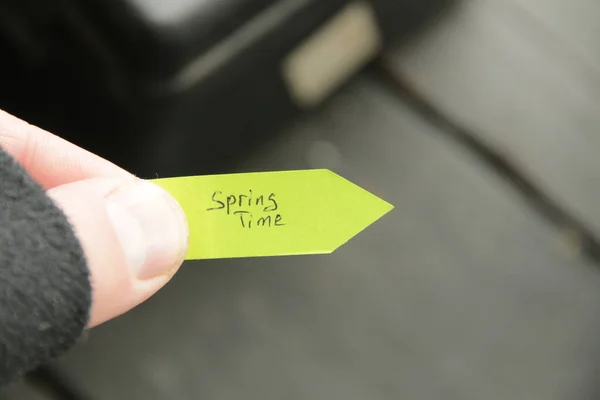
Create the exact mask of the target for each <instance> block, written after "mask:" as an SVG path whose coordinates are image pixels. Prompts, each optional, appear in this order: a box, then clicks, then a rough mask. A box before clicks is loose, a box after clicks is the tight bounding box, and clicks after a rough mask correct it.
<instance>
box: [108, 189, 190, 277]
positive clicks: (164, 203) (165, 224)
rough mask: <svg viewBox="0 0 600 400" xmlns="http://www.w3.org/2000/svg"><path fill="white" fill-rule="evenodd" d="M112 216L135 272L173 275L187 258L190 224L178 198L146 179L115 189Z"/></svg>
mask: <svg viewBox="0 0 600 400" xmlns="http://www.w3.org/2000/svg"><path fill="white" fill-rule="evenodd" d="M106 207H107V213H108V216H109V218H110V220H111V222H112V224H113V226H114V229H115V233H116V235H117V237H118V239H119V241H120V243H121V246H122V248H123V252H124V254H125V257H126V258H127V261H128V265H129V267H130V269H131V271H132V273H133V274H134V275H135V276H136V277H137V278H138V279H141V280H145V279H151V278H155V277H157V276H162V275H170V274H171V273H172V271H173V269H174V268H176V267H178V266H179V264H181V262H182V261H183V258H184V256H185V252H186V250H187V241H188V226H187V222H186V219H185V215H184V213H183V211H182V210H181V207H180V206H179V204H178V203H177V201H176V200H175V199H174V198H173V197H172V196H171V195H170V194H169V193H167V192H166V191H165V190H164V189H162V188H160V187H159V186H157V185H155V184H153V183H151V182H148V181H143V180H138V181H136V182H135V183H133V184H130V185H126V186H124V187H122V188H121V189H119V190H117V191H116V192H113V193H112V194H111V195H110V196H109V197H108V198H107V202H106Z"/></svg>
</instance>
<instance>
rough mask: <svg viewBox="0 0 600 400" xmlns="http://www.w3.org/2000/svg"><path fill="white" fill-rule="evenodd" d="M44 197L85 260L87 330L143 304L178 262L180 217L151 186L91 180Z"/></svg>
mask: <svg viewBox="0 0 600 400" xmlns="http://www.w3.org/2000/svg"><path fill="white" fill-rule="evenodd" d="M48 194H49V195H50V197H51V198H52V199H54V201H55V202H56V204H57V205H58V207H60V208H61V209H62V210H63V212H64V213H65V214H66V216H67V218H68V219H69V221H70V222H71V224H72V226H73V228H74V231H75V234H76V235H77V237H78V238H79V241H80V242H81V245H82V247H83V250H84V253H85V255H86V257H87V261H88V266H89V269H90V273H91V280H92V282H91V283H92V288H93V293H92V298H93V302H92V310H91V317H90V318H91V319H90V323H89V326H90V327H92V326H95V325H98V324H100V323H102V322H105V321H107V320H109V319H111V318H114V317H116V316H118V315H120V314H122V313H124V312H126V311H128V310H130V309H131V308H133V307H135V306H137V305H138V304H140V303H141V302H143V301H145V300H146V299H148V298H149V297H150V296H152V295H153V294H154V293H155V292H157V291H158V290H159V289H160V288H161V287H162V286H163V285H164V284H166V283H167V282H168V281H169V279H170V278H171V277H172V276H173V274H174V273H175V272H176V270H177V269H178V268H179V266H180V265H181V263H182V262H183V259H184V256H185V252H186V250H187V238H188V230H187V223H186V220H185V216H184V214H183V212H182V210H181V208H180V207H179V205H178V204H177V202H176V201H175V200H174V199H173V198H172V197H171V196H170V195H169V194H168V193H167V192H165V191H164V190H163V189H161V188H159V187H158V186H156V185H154V184H153V183H150V182H148V181H143V180H139V179H136V178H131V179H123V178H95V179H88V180H82V181H78V182H74V183H69V184H65V185H63V186H58V187H56V188H53V189H51V190H50V191H49V192H48Z"/></svg>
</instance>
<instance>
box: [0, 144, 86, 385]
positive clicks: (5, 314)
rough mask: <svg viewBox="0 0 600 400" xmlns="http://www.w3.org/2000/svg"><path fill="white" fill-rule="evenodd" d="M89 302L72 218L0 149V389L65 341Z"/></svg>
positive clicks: (79, 326)
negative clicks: (70, 219)
mask: <svg viewBox="0 0 600 400" xmlns="http://www.w3.org/2000/svg"><path fill="white" fill-rule="evenodd" d="M90 306H91V286H90V281H89V273H88V268H87V263H86V260H85V257H84V254H83V251H82V248H81V246H80V244H79V241H78V240H77V238H76V237H75V234H74V233H73V230H72V228H71V225H70V224H69V222H68V221H67V219H66V217H65V215H64V214H63V213H62V212H61V211H60V210H59V209H58V208H57V207H56V206H55V205H54V203H53V202H52V201H51V200H50V198H49V197H48V196H47V195H46V193H45V191H44V189H43V188H42V187H41V186H40V185H39V184H38V183H36V182H35V181H34V180H33V179H32V178H31V177H30V176H29V175H28V174H27V173H26V172H25V170H24V169H23V168H22V167H21V166H20V165H19V164H18V163H17V162H15V160H14V159H13V158H12V157H10V156H9V155H8V154H7V153H6V152H4V151H3V150H2V149H0V388H1V387H3V386H5V385H6V384H7V383H9V382H10V381H12V380H13V379H15V378H17V377H18V376H20V375H22V374H24V373H26V372H29V371H30V370H32V369H33V368H35V367H37V366H38V365H40V364H43V363H45V362H47V361H50V360H51V359H53V358H55V357H57V356H59V355H61V354H62V353H64V352H65V351H66V350H68V349H69V348H71V347H72V346H73V345H74V344H75V343H76V342H77V341H78V340H79V338H80V336H81V334H82V332H83V330H84V328H85V326H86V324H87V321H88V317H89V315H88V314H89V310H90Z"/></svg>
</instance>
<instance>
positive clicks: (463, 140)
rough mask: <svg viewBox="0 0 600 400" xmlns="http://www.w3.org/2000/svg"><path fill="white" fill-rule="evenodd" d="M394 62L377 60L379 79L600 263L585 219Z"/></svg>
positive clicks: (599, 253) (597, 244)
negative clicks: (451, 113)
mask: <svg viewBox="0 0 600 400" xmlns="http://www.w3.org/2000/svg"><path fill="white" fill-rule="evenodd" d="M392 65H393V64H392V62H391V61H388V60H387V59H386V57H385V56H381V57H380V58H379V59H378V60H377V61H376V63H375V71H376V74H377V78H378V79H381V80H383V81H384V83H385V85H386V87H388V88H391V89H392V90H393V92H394V93H395V94H396V95H397V96H398V97H399V98H401V99H402V100H403V101H404V102H405V103H407V104H408V105H409V106H410V107H411V108H412V109H413V110H414V111H415V112H417V113H418V114H419V115H421V116H422V117H423V118H424V119H425V120H426V121H427V122H428V123H430V124H433V125H434V126H436V127H437V128H439V129H440V130H441V132H443V133H444V134H445V135H447V136H448V137H449V138H450V139H452V140H453V141H454V142H455V143H457V144H458V145H460V146H461V147H463V148H464V149H466V150H467V151H469V152H470V153H471V154H473V155H475V156H476V157H477V158H478V159H479V160H480V161H481V162H482V163H483V164H485V165H487V167H488V168H489V169H490V170H492V171H493V172H494V173H495V174H496V175H498V176H499V177H501V178H502V179H504V180H505V181H506V182H507V183H508V184H509V185H510V186H512V187H513V188H514V189H515V191H516V192H517V194H519V195H520V197H521V198H522V199H523V200H524V201H525V202H526V203H527V204H528V205H529V206H530V207H531V208H532V209H533V210H534V211H535V212H536V213H537V214H538V215H540V216H541V217H543V218H544V219H545V220H546V221H548V222H550V223H551V224H552V225H553V226H555V227H556V228H557V229H558V230H559V231H561V232H563V233H565V234H568V236H569V237H570V238H576V242H577V244H578V246H579V249H580V253H581V255H582V256H584V257H586V258H588V259H590V260H591V261H592V262H594V263H595V264H596V265H598V266H600V240H599V239H598V236H597V235H596V233H595V232H594V230H593V229H592V228H591V227H589V226H588V225H587V224H586V223H585V222H584V221H582V220H580V219H579V218H577V217H576V216H575V215H573V214H572V213H570V212H569V211H568V210H567V209H565V208H563V207H562V206H561V205H560V204H559V203H558V202H557V201H556V200H555V199H553V198H552V197H551V196H550V195H548V194H547V193H546V192H545V191H544V190H543V189H542V188H541V187H540V186H539V185H538V184H536V182H535V181H534V180H533V179H532V178H530V177H529V176H527V174H526V173H525V172H524V171H522V170H520V169H519V168H518V167H517V166H515V165H514V164H513V163H511V161H510V160H509V159H507V158H506V157H504V156H503V155H502V154H501V153H500V152H499V151H497V150H496V149H494V147H493V146H490V145H489V144H487V143H486V142H485V141H484V140H482V139H480V138H481V135H478V134H477V132H475V131H473V130H471V129H469V128H468V127H465V126H463V125H462V124H460V123H458V122H457V121H455V120H453V118H452V117H450V116H449V115H446V114H445V113H444V112H443V111H442V110H440V109H438V108H437V107H436V106H435V105H434V104H433V103H432V102H430V101H429V100H428V99H427V98H426V97H425V96H424V95H423V94H422V93H420V92H419V91H418V90H417V89H416V88H415V87H414V86H413V85H411V84H410V82H409V81H408V80H407V79H405V78H404V77H403V76H402V75H401V74H400V73H398V72H397V71H396V70H395V69H394V68H393V67H392Z"/></svg>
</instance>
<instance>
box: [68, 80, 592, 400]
mask: <svg viewBox="0 0 600 400" xmlns="http://www.w3.org/2000/svg"><path fill="white" fill-rule="evenodd" d="M315 163H323V164H327V165H332V166H334V167H335V170H336V172H338V173H340V174H342V175H343V176H345V177H346V178H348V179H350V180H352V181H354V182H355V183H357V184H359V185H361V186H363V187H364V188H366V189H368V190H370V191H372V192H374V193H375V194H377V195H379V196H381V197H383V198H384V199H386V200H388V201H389V202H391V203H392V204H394V205H395V206H396V209H395V210H394V211H393V212H392V213H390V214H389V215H388V216H386V218H384V219H382V220H381V221H379V222H378V223H376V224H374V225H373V226H372V227H370V228H369V229H368V230H367V231H365V232H363V233H362V234H360V235H359V236H357V237H356V238H355V239H353V240H352V241H350V242H349V243H348V244H347V245H345V246H343V247H342V248H340V249H339V250H338V251H337V252H335V253H333V254H332V255H327V256H315V257H312V256H311V257H286V258H270V259H250V260H223V261H211V262H191V263H188V264H186V265H185V266H184V267H183V269H182V271H181V273H180V274H179V275H178V276H177V277H176V278H175V280H174V281H173V282H172V283H171V284H169V285H168V286H167V287H166V288H165V289H164V290H163V291H162V292H161V293H159V294H158V295H157V296H156V297H155V298H153V299H151V300H150V301H149V302H148V303H146V304H144V305H142V306H140V307H139V308H137V309H136V310H134V311H132V312H131V313H129V314H127V315H126V316H124V317H122V318H119V319H117V320H115V321H113V322H111V323H108V324H106V325H104V326H102V327H100V328H98V329H96V330H94V331H93V332H92V335H91V338H90V340H89V342H88V343H87V344H85V345H84V346H82V347H81V348H79V349H78V350H77V351H75V352H74V353H73V354H71V356H70V357H69V358H67V359H66V360H64V362H62V363H61V365H60V368H61V370H62V371H63V372H66V373H68V374H69V376H70V377H71V379H74V380H75V381H77V382H78V384H79V386H80V387H83V388H85V389H86V390H87V391H88V392H89V393H90V394H92V395H93V397H92V398H98V399H112V400H119V399H131V398H139V399H145V400H154V399H156V400H158V399H166V398H168V399H174V400H175V399H207V400H213V399H215V400H218V399H233V398H244V399H252V400H253V399H256V400H259V399H260V400H264V399H282V398H285V399H290V400H292V399H347V400H354V399H356V400H364V399H371V400H380V399H381V400H383V399H449V400H453V399H456V400H469V399H473V400H480V399H486V400H495V399H498V400H506V399H526V400H538V399H539V400H577V399H590V398H593V396H595V395H596V392H597V385H598V383H597V381H598V380H597V376H596V371H597V369H598V366H599V365H600V347H599V346H598V345H599V342H600V340H599V339H598V338H599V337H600V319H599V313H600V272H598V271H597V270H596V269H594V268H592V266H590V265H588V264H586V262H584V261H582V260H579V259H577V258H574V257H573V256H572V255H571V254H570V253H569V252H568V251H567V250H568V249H565V248H564V247H563V246H562V242H561V238H560V237H559V236H558V235H557V234H556V233H554V232H553V231H552V230H551V229H550V228H549V227H548V226H546V225H545V224H544V222H542V221H541V220H540V219H538V218H537V216H536V215H535V214H533V213H532V212H531V210H530V209H529V208H528V207H526V206H525V205H524V204H523V203H522V202H521V200H520V198H519V197H518V196H516V195H515V194H514V193H513V192H512V191H511V189H510V188H509V187H508V186H506V185H505V184H504V182H503V181H502V180H500V179H499V178H497V177H496V176H495V175H494V174H493V173H492V172H491V171H488V170H486V169H484V168H482V167H481V165H480V164H478V162H477V161H476V159H475V158H473V157H472V156H471V155H470V154H467V153H465V152H463V151H462V150H461V149H459V148H457V147H455V146H454V145H453V144H452V143H451V142H449V141H448V140H446V138H445V136H444V135H443V134H442V133H440V132H437V131H435V130H433V129H432V128H431V127H430V126H429V125H427V123H426V122H425V121H423V120H421V119H420V118H419V117H417V116H415V115H413V114H412V112H411V111H410V110H409V109H408V108H406V107H405V105H404V104H402V103H401V102H399V101H398V100H397V99H396V98H395V97H394V96H393V95H392V94H391V93H390V92H388V91H387V90H386V89H385V88H383V87H381V86H378V85H377V84H376V83H374V82H372V81H371V80H370V79H368V78H362V79H361V80H359V81H358V82H356V83H354V84H352V85H350V87H348V88H347V89H345V90H344V92H343V93H342V94H340V95H339V96H337V97H336V98H335V99H334V100H333V101H331V102H330V104H328V105H327V106H326V107H325V109H324V110H322V111H319V112H315V113H314V114H313V115H311V116H309V117H307V118H306V119H303V120H301V121H298V122H297V123H296V124H295V125H294V126H292V127H290V128H289V129H288V130H287V131H286V132H283V133H282V135H281V137H280V138H279V139H278V140H277V141H274V142H272V143H269V144H267V145H265V147H264V151H263V152H262V153H260V154H258V153H257V154H254V155H253V156H252V157H251V159H249V160H247V161H246V162H244V163H242V164H241V165H240V166H239V168H238V169H239V170H246V171H250V170H253V171H256V170H272V169H285V168H307V167H314V164H315Z"/></svg>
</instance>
